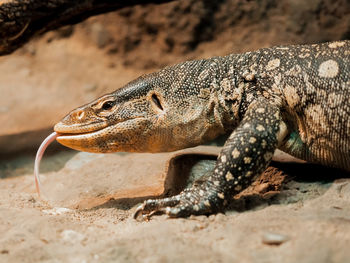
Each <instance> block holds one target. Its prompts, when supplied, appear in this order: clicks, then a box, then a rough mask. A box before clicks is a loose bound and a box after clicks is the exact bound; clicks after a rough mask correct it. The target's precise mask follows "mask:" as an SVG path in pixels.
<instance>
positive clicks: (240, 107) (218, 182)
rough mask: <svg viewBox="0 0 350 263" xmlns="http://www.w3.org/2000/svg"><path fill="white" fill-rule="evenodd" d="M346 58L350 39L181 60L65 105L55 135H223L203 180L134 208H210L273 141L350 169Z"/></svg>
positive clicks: (151, 148)
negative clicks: (85, 100) (81, 103)
mask: <svg viewBox="0 0 350 263" xmlns="http://www.w3.org/2000/svg"><path fill="white" fill-rule="evenodd" d="M349 63H350V41H338V42H331V43H323V44H314V45H300V46H279V47H273V48H264V49H259V50H257V51H254V52H247V53H243V54H232V55H228V56H225V57H214V58H210V59H202V60H195V61H187V62H184V63H181V64H177V65H174V66H170V67H166V68H164V69H162V70H160V71H159V72H157V73H152V74H149V75H145V76H143V77H140V78H138V79H136V80H135V81H132V82H130V83H129V84H127V85H126V86H125V87H123V88H121V89H118V90H116V91H115V92H112V93H110V94H107V95H105V96H102V97H101V98H99V99H97V100H95V101H93V102H91V103H89V104H87V105H84V106H82V107H79V108H77V109H75V110H73V111H72V112H70V113H69V114H68V115H67V116H66V117H65V118H63V119H62V121H61V122H59V123H58V124H56V126H55V131H56V132H57V133H59V134H60V136H59V137H58V138H57V140H58V141H59V142H60V143H61V144H63V145H66V146H68V147H71V148H74V149H77V150H82V151H90V152H116V151H130V152H162V151H173V150H178V149H182V148H186V147H191V146H196V145H199V144H202V143H204V142H206V141H210V140H212V139H215V138H216V137H218V136H219V135H222V134H230V136H229V138H228V139H227V141H226V143H225V145H224V146H223V148H222V150H221V153H220V154H219V156H218V159H217V163H216V166H215V169H214V171H213V172H212V174H211V175H210V176H209V177H208V179H207V180H205V181H204V182H202V183H197V184H194V185H193V187H192V188H190V189H185V190H184V191H183V192H182V193H180V194H179V195H176V196H173V197H169V198H164V199H159V200H147V201H145V202H144V204H143V205H142V206H141V207H139V209H138V211H137V213H136V215H140V214H142V215H145V216H151V215H152V214H153V213H154V212H164V213H167V214H168V215H169V216H171V217H181V216H189V215H191V214H194V215H198V214H209V213H213V212H217V211H220V210H222V209H223V207H225V205H226V204H227V201H228V200H230V199H231V198H232V196H233V195H235V194H237V193H238V192H240V191H242V190H243V189H244V188H246V187H247V186H249V184H251V183H252V181H253V180H254V179H255V178H256V177H257V176H258V175H260V174H261V173H262V172H263V171H264V170H265V169H266V168H267V166H268V164H269V163H270V161H271V158H272V156H273V153H274V151H275V150H276V149H277V148H279V149H281V150H283V151H285V152H287V153H289V154H291V155H293V156H295V157H298V158H300V159H303V160H306V161H309V162H313V163H319V164H323V165H328V166H332V167H337V168H340V169H344V170H348V171H350V117H349V116H350V101H349V97H350V66H349Z"/></svg>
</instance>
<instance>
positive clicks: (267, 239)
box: [262, 232, 289, 245]
mask: <svg viewBox="0 0 350 263" xmlns="http://www.w3.org/2000/svg"><path fill="white" fill-rule="evenodd" d="M288 240H289V237H288V236H286V235H281V234H276V233H271V232H269V233H265V234H264V235H263V237H262V242H263V243H264V244H266V245H281V244H282V243H284V242H286V241H288Z"/></svg>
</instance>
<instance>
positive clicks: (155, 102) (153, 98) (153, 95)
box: [151, 93, 164, 111]
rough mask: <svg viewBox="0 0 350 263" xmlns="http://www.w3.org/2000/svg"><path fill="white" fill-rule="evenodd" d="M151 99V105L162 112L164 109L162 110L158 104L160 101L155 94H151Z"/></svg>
mask: <svg viewBox="0 0 350 263" xmlns="http://www.w3.org/2000/svg"><path fill="white" fill-rule="evenodd" d="M151 98H152V101H153V103H154V104H155V105H156V106H157V107H158V108H159V109H160V110H161V111H163V110H164V109H163V106H162V104H161V103H160V100H159V98H158V96H157V94H155V93H153V94H152V96H151Z"/></svg>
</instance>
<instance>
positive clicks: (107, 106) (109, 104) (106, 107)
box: [102, 101, 115, 110]
mask: <svg viewBox="0 0 350 263" xmlns="http://www.w3.org/2000/svg"><path fill="white" fill-rule="evenodd" d="M114 105H115V101H106V102H105V103H103V105H102V109H103V110H110V109H112V107H113V106H114Z"/></svg>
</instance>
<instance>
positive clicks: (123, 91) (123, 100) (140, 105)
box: [54, 60, 224, 152]
mask: <svg viewBox="0 0 350 263" xmlns="http://www.w3.org/2000/svg"><path fill="white" fill-rule="evenodd" d="M204 64H205V60H199V61H190V62H185V63H182V64H178V65H175V66H172V67H167V68H165V69H163V70H161V71H159V72H157V73H152V74H149V75H145V76H143V77H140V78H138V79H136V80H134V81H132V82H130V83H129V84H127V85H126V86H124V87H122V88H120V89H118V90H116V91H115V92H112V93H110V94H107V95H104V96H102V97H100V98H98V99H96V100H95V101H93V102H91V103H89V104H86V105H84V106H81V107H79V108H77V109H75V110H73V111H71V112H70V113H69V114H68V115H67V116H65V117H64V118H63V119H62V120H61V121H60V122H59V123H57V124H56V125H55V127H54V130H55V131H56V132H57V133H58V134H59V136H58V137H57V141H58V142H59V143H61V144H63V145H65V146H68V147H70V148H73V149H76V150H81V151H88V152H119V151H125V152H165V151H173V150H178V149H182V148H186V147H191V146H195V145H199V144H201V143H203V142H204V141H208V140H212V139H214V138H215V137H217V136H218V135H221V134H222V133H224V130H223V126H222V123H221V122H220V120H219V119H218V118H217V116H214V115H215V114H214V111H215V110H214V108H215V107H214V106H213V105H212V104H211V101H210V99H209V97H208V96H209V95H208V94H209V92H208V90H207V92H206V91H205V89H208V87H207V86H208V85H205V84H204V83H203V81H200V79H199V78H200V73H201V72H202V71H203V67H204ZM203 94H206V95H203Z"/></svg>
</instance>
